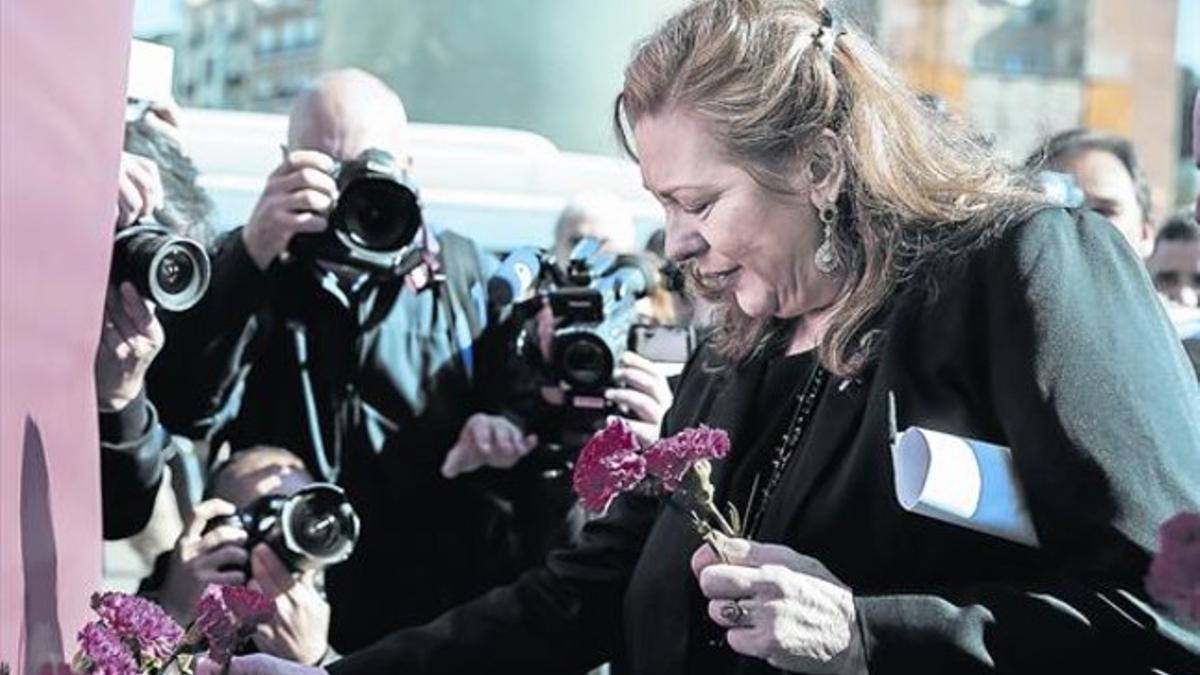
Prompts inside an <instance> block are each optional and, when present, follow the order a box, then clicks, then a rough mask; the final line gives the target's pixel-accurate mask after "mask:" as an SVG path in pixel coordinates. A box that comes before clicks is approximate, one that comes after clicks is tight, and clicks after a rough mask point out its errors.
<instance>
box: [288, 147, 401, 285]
mask: <svg viewBox="0 0 1200 675" xmlns="http://www.w3.org/2000/svg"><path fill="white" fill-rule="evenodd" d="M332 175H333V179H334V181H335V182H336V183H337V188H338V195H339V196H338V200H337V203H336V204H334V207H333V210H332V211H331V212H330V214H329V227H328V228H326V229H325V231H323V232H319V233H314V234H305V235H299V236H297V237H295V239H294V240H293V244H292V253H293V254H296V255H298V256H301V257H304V258H308V259H315V260H322V261H325V262H331V263H336V264H342V265H349V266H351V267H356V268H359V269H362V270H364V271H367V272H374V273H377V274H387V275H394V276H404V275H405V274H408V273H409V272H411V271H412V270H413V268H415V267H416V266H417V265H418V264H420V262H421V253H422V251H421V247H420V246H415V245H414V241H415V239H416V236H417V233H418V232H419V231H420V229H421V225H422V224H423V222H424V218H423V216H422V214H421V201H420V198H419V197H418V194H417V192H418V191H417V188H416V185H415V184H414V183H413V182H412V179H411V177H410V176H409V175H408V172H407V171H405V170H404V169H403V168H402V167H400V166H399V165H398V163H397V162H396V158H395V157H393V156H392V154H391V153H389V152H387V151H386V150H380V149H378V148H368V149H367V150H364V151H363V152H362V154H360V155H359V156H358V157H356V158H355V159H352V160H348V161H345V162H340V163H339V164H338V165H337V166H336V167H335V168H334V171H333V173H332Z"/></svg>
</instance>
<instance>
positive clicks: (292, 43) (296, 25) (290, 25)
mask: <svg viewBox="0 0 1200 675" xmlns="http://www.w3.org/2000/svg"><path fill="white" fill-rule="evenodd" d="M301 31H302V27H301V24H300V20H299V19H287V20H286V21H284V22H283V29H282V30H281V31H280V32H281V34H282V35H281V37H280V40H279V42H280V45H279V47H280V49H295V48H296V47H299V46H300V44H301V38H302V35H301Z"/></svg>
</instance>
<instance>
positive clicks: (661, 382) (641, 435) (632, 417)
mask: <svg viewBox="0 0 1200 675" xmlns="http://www.w3.org/2000/svg"><path fill="white" fill-rule="evenodd" d="M613 379H614V380H616V381H617V383H618V384H620V385H621V386H620V387H618V388H615V389H609V390H608V391H606V392H604V398H606V399H608V400H609V401H611V402H612V403H615V404H616V405H617V406H618V407H619V408H620V409H621V410H622V411H623V412H625V415H623V416H622V418H621V419H623V420H624V421H625V423H626V424H628V425H629V428H630V429H631V430H632V431H633V433H634V434H635V435H636V436H637V437H638V439H639V440H641V442H642V444H643V445H649V444H651V443H653V442H654V441H657V440H658V436H659V430H660V428H661V427H662V421H663V417H664V416H665V415H666V414H667V410H669V409H670V408H671V405H672V404H673V403H674V402H675V396H674V394H672V393H671V385H670V384H669V383H668V382H667V378H666V377H665V376H664V375H663V374H662V373H660V372H659V371H658V370H656V369H655V367H654V364H653V363H652V362H651V361H650V360H648V359H646V358H645V357H644V356H641V355H639V354H635V353H634V352H632V351H626V352H625V353H624V354H623V355H622V356H621V362H620V365H618V366H617V367H616V368H614V369H613Z"/></svg>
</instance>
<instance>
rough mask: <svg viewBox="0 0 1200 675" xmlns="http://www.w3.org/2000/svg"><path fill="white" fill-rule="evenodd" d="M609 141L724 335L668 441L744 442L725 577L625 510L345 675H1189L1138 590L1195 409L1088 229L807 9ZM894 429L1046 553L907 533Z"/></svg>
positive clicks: (1091, 226)
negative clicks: (984, 458) (948, 439)
mask: <svg viewBox="0 0 1200 675" xmlns="http://www.w3.org/2000/svg"><path fill="white" fill-rule="evenodd" d="M616 118H617V119H616V121H617V126H618V129H619V133H620V135H621V138H622V139H625V140H626V147H627V148H628V149H629V151H630V152H631V154H632V155H633V156H634V157H636V159H637V161H638V162H639V164H640V166H641V171H642V177H643V180H644V183H645V186H646V188H647V189H648V190H649V191H650V192H652V193H653V194H654V195H655V197H656V198H657V199H658V200H659V201H660V202H661V203H662V206H663V209H664V211H665V214H666V229H667V245H666V250H667V254H668V255H669V256H670V257H671V258H672V259H673V260H674V261H675V262H677V263H679V264H681V265H683V266H684V267H685V268H686V269H687V270H688V274H689V277H690V279H691V280H692V286H693V288H694V290H695V291H696V292H698V293H701V294H703V295H704V296H706V297H707V299H708V301H709V302H710V303H712V304H713V306H714V307H715V311H714V317H713V325H712V327H711V332H712V335H711V339H710V340H709V341H708V342H707V343H706V344H705V345H704V347H703V348H702V349H701V350H700V351H699V353H698V354H697V355H696V356H695V357H694V358H693V360H692V362H691V363H690V364H689V365H688V367H687V369H686V370H685V372H684V374H683V378H682V382H681V383H680V385H679V388H678V391H677V392H676V397H675V404H674V407H673V408H672V409H671V411H670V412H669V413H668V415H667V418H666V421H665V423H664V428H663V431H664V435H665V434H669V433H672V432H675V431H678V430H680V429H683V428H687V427H693V426H697V425H699V424H701V423H703V424H708V425H710V426H713V427H720V428H723V429H725V430H726V431H727V432H728V433H729V435H730V439H731V446H732V449H731V451H730V453H729V455H728V456H727V457H726V458H725V459H723V460H721V461H720V462H718V463H717V464H716V466H715V468H714V478H713V479H714V483H715V489H716V501H717V503H719V504H725V503H727V502H729V503H733V504H736V505H738V506H739V507H740V508H741V510H742V512H743V514H744V519H743V520H744V528H743V531H742V535H743V537H742V538H736V539H729V540H726V541H724V542H723V544H722V545H721V546H720V547H719V548H720V550H721V552H722V555H723V556H724V558H725V559H724V560H718V559H717V556H716V555H715V554H714V552H713V550H712V549H711V548H709V547H706V546H703V545H702V543H701V540H700V538H699V536H698V535H697V534H696V531H695V529H694V527H693V523H692V522H690V521H689V520H688V518H687V517H686V516H685V515H683V514H681V513H680V512H678V511H677V510H673V509H669V508H666V507H665V505H664V501H663V500H662V499H661V498H655V497H651V496H646V495H639V494H632V493H631V494H626V495H623V496H620V497H618V498H617V499H616V501H615V502H614V504H613V506H612V507H611V508H610V509H609V512H608V514H607V515H606V516H605V517H603V518H600V519H597V520H594V521H592V522H590V523H589V524H588V525H587V527H586V528H585V530H584V534H583V537H582V541H581V543H580V544H579V545H578V546H577V547H576V548H574V549H572V550H567V551H561V552H558V553H555V554H553V555H552V556H551V557H550V558H549V560H548V562H547V564H546V566H545V568H544V569H541V570H537V571H535V572H532V573H530V574H528V575H526V576H525V577H523V578H522V579H521V580H520V581H518V582H517V583H515V584H514V585H512V586H510V587H506V588H502V589H498V590H495V591H493V592H492V593H490V594H488V595H486V596H484V597H481V598H479V599H478V600H476V601H474V602H472V603H470V604H468V605H465V606H463V607H461V608H459V609H457V610H454V611H451V612H449V613H447V614H446V615H444V616H443V617H441V618H440V619H438V620H437V621H435V622H433V623H431V624H429V625H427V626H424V627H421V628H417V629H409V630H402V631H398V632H396V633H394V634H393V635H392V636H390V637H388V638H386V639H384V640H383V641H381V642H380V643H378V644H377V645H375V646H373V647H371V648H369V649H367V650H364V651H362V652H360V653H357V654H353V655H350V656H347V657H346V658H344V659H343V660H342V661H340V662H339V663H336V664H334V665H333V666H332V667H331V668H330V671H331V672H332V673H334V674H335V675H359V674H360V673H362V674H365V673H370V672H392V673H455V672H489V673H546V672H561V671H564V670H565V671H570V670H581V669H585V668H587V667H591V666H594V665H596V664H599V663H602V662H604V661H606V660H611V661H613V662H614V664H615V667H616V668H617V669H619V672H627V673H638V674H645V675H660V674H667V673H679V674H682V673H771V672H779V671H788V672H805V673H865V672H870V673H873V674H878V673H922V674H925V673H954V674H961V673H982V672H1001V673H1022V674H1024V673H1038V672H1054V673H1100V672H1105V673H1117V672H1120V673H1126V672H1150V670H1151V668H1157V669H1158V671H1156V672H1172V673H1175V672H1195V670H1196V667H1195V666H1196V654H1197V650H1198V649H1200V648H1198V647H1197V642H1198V641H1197V640H1195V639H1194V638H1193V637H1191V634H1189V633H1188V632H1187V631H1186V630H1185V629H1184V628H1182V627H1179V626H1176V625H1174V624H1172V623H1171V622H1170V620H1169V619H1168V618H1167V617H1166V616H1165V615H1164V614H1163V613H1161V612H1160V611H1159V610H1158V609H1157V608H1156V607H1154V606H1153V604H1152V603H1151V602H1150V601H1149V600H1148V599H1147V597H1146V596H1145V593H1144V592H1143V590H1142V578H1143V576H1144V575H1145V573H1146V569H1147V566H1148V562H1149V560H1150V555H1151V552H1152V551H1153V550H1154V546H1155V533H1156V529H1157V527H1158V525H1159V524H1160V523H1161V522H1163V521H1164V520H1166V519H1167V518H1168V517H1170V516H1171V515H1172V514H1174V513H1175V512H1177V511H1181V510H1200V484H1198V483H1200V415H1197V414H1196V411H1197V410H1200V392H1198V391H1197V386H1196V381H1195V378H1194V376H1193V375H1192V374H1191V372H1190V371H1189V370H1188V369H1187V367H1186V363H1185V361H1184V356H1183V353H1182V350H1181V348H1180V346H1179V344H1178V341H1177V340H1176V339H1175V338H1174V336H1173V335H1172V332H1171V327H1170V325H1169V323H1168V321H1167V319H1166V317H1165V316H1164V314H1163V312H1162V310H1161V309H1160V308H1159V306H1158V303H1157V302H1155V299H1154V295H1153V289H1152V288H1151V285H1150V283H1149V280H1148V279H1147V278H1146V275H1145V272H1144V271H1142V269H1141V266H1140V263H1139V261H1138V260H1137V259H1136V257H1135V256H1134V254H1133V252H1132V251H1131V250H1129V248H1128V246H1126V244H1125V243H1124V242H1123V241H1122V239H1121V237H1120V235H1119V234H1118V233H1117V232H1116V231H1115V230H1114V229H1113V228H1112V227H1111V226H1110V225H1109V224H1108V223H1107V222H1105V221H1104V220H1103V219H1102V218H1100V217H1098V216H1096V215H1095V214H1092V213H1090V212H1083V211H1066V210H1063V209H1058V208H1053V207H1051V206H1050V205H1049V204H1046V203H1045V201H1044V199H1043V197H1042V196H1041V194H1040V193H1039V192H1038V190H1037V189H1036V188H1035V187H1033V186H1032V185H1031V184H1030V183H1029V181H1028V180H1027V179H1026V178H1025V177H1024V176H1022V175H1020V174H1018V173H1016V172H1014V171H1013V170H1012V169H1010V168H1009V167H1007V166H1006V165H1004V164H1003V163H1002V162H1000V161H999V160H997V159H996V158H995V157H993V156H992V155H991V154H990V153H989V152H988V151H987V150H986V149H984V148H983V147H981V146H980V145H979V144H977V143H976V142H975V141H974V140H973V139H972V137H971V135H970V134H969V133H967V132H966V131H965V130H963V129H961V128H958V127H957V126H955V125H954V124H953V123H952V122H950V121H948V120H946V119H945V118H944V117H939V116H937V115H935V114H932V113H931V112H930V111H928V110H927V109H926V108H925V107H923V106H922V104H921V103H920V102H919V101H918V100H917V98H916V97H915V96H913V94H912V93H911V92H910V91H909V90H908V89H907V88H906V87H905V86H904V85H903V84H901V83H900V81H899V79H898V78H897V76H896V75H895V73H894V72H893V71H892V69H891V68H890V67H888V65H887V64H886V63H884V62H883V60H882V59H881V58H880V57H879V56H878V55H877V54H876V52H875V51H874V49H873V48H872V47H871V46H870V44H868V42H867V41H866V40H865V38H863V37H862V36H861V35H860V34H859V33H858V32H856V31H855V30H853V29H852V28H851V27H849V26H846V25H845V24H843V23H842V22H841V21H839V20H838V18H837V17H836V16H834V15H833V14H832V13H831V12H830V11H829V10H828V9H827V8H825V7H824V6H823V4H822V3H820V2H817V1H815V0H700V1H698V2H695V3H693V4H691V5H690V6H689V7H687V8H686V9H684V10H683V11H681V12H680V13H678V14H677V15H675V16H674V17H672V18H671V19H669V20H668V21H667V22H666V23H665V24H664V25H663V26H662V27H661V28H659V29H658V30H657V31H656V32H655V33H654V34H653V35H652V36H650V38H649V39H648V40H647V41H646V42H645V43H644V44H642V45H641V46H640V47H639V48H638V50H637V52H636V54H635V55H634V56H633V59H632V61H631V63H630V64H629V66H628V68H627V69H626V73H625V86H624V89H623V91H622V92H621V95H620V96H619V98H618V100H617V106H616ZM892 402H894V406H893V404H892ZM893 410H894V411H895V412H894V413H893V412H892V411H893ZM897 421H898V423H899V427H900V428H904V427H908V426H917V427H922V428H926V429H932V430H937V431H941V432H945V433H949V434H954V435H956V436H960V437H964V438H969V439H975V440H979V441H986V442H989V443H992V444H995V445H999V446H1004V447H1007V448H1008V449H1009V452H1010V453H1011V457H1012V462H1013V466H1014V474H1015V480H1016V481H1017V482H1018V483H1019V488H1020V489H1021V490H1022V491H1023V493H1024V500H1025V506H1026V507H1027V508H1028V512H1029V514H1030V517H1031V522H1032V526H1033V528H1034V531H1035V535H1036V536H1035V537H1034V539H1033V540H1030V539H1026V540H1025V542H1024V543H1015V542H1013V541H1009V540H1007V539H1004V538H1000V537H997V536H993V535H991V534H985V533H981V532H978V531H975V530H972V529H968V528H965V527H957V526H952V525H947V524H944V523H942V522H939V521H935V520H932V519H929V518H924V517H921V516H918V515H914V514H912V513H909V512H906V511H905V510H903V509H902V508H901V506H900V505H899V504H898V503H897V499H896V492H895V487H894V479H895V476H894V475H893V473H892V463H891V454H890V452H889V449H890V448H891V445H892V443H893V442H894V432H895V430H896V423H897ZM969 473H970V471H969V470H968V471H967V472H966V473H964V474H963V476H964V480H966V479H967V478H969V477H970V476H969V475H968V474H969ZM335 621H336V617H335ZM1189 640H1191V642H1189ZM292 669H296V670H297V672H298V667H295V668H292V667H288V666H286V665H285V664H281V663H279V662H276V661H271V660H270V659H267V658H263V657H248V658H245V659H238V660H235V661H234V664H233V668H232V671H231V672H233V673H235V675H236V674H242V673H284V672H290V671H291V670H292Z"/></svg>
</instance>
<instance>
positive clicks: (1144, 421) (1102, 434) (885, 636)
mask: <svg viewBox="0 0 1200 675" xmlns="http://www.w3.org/2000/svg"><path fill="white" fill-rule="evenodd" d="M983 261H984V262H983V271H982V281H983V283H981V284H980V288H981V289H982V290H981V293H980V295H978V296H977V300H978V301H979V302H982V303H986V307H987V310H986V315H987V317H988V322H989V324H990V325H989V326H987V327H986V331H985V332H986V334H987V335H989V336H990V337H988V338H986V339H987V340H988V341H989V342H990V343H989V344H986V345H979V347H980V348H986V350H987V351H988V357H987V358H988V363H987V377H989V378H990V387H991V389H992V398H993V400H994V401H995V407H996V413H997V417H998V419H999V421H1000V424H1001V425H1002V427H1003V430H1004V433H1005V435H1006V436H1007V439H1008V444H1009V446H1010V447H1011V448H1012V451H1013V457H1014V461H1015V464H1016V467H1017V472H1018V474H1019V476H1020V479H1021V482H1022V485H1023V487H1024V490H1025V493H1026V498H1027V501H1028V506H1029V508H1030V512H1031V514H1032V517H1033V519H1034V523H1035V526H1036V528H1037V531H1038V534H1039V538H1040V541H1041V547H1042V549H1043V551H1044V553H1045V554H1046V556H1047V557H1048V558H1049V559H1052V560H1055V561H1061V566H1059V567H1058V569H1055V570H1052V571H1051V572H1049V573H1048V574H1047V575H1046V576H1045V578H1044V579H1041V580H1039V581H1036V582H1030V583H1027V584H1024V585H1021V586H1017V585H1007V584H1002V583H997V584H987V583H979V584H978V585H972V586H970V587H965V586H964V587H956V588H918V589H912V590H910V591H909V592H906V593H902V594H893V595H881V596H866V597H859V598H857V600H856V605H857V609H858V611H859V614H860V619H861V622H862V624H861V625H862V627H863V629H864V636H865V639H866V645H867V651H868V656H869V662H870V672H871V673H872V674H873V675H880V674H882V673H912V672H923V673H924V672H929V673H983V672H988V673H992V672H1001V673H1040V672H1148V671H1149V668H1150V667H1151V666H1153V667H1157V668H1160V669H1162V670H1163V671H1164V672H1169V673H1181V672H1200V635H1197V634H1195V633H1189V632H1188V631H1186V630H1184V629H1182V628H1180V627H1179V626H1178V625H1176V624H1173V623H1172V622H1171V621H1170V619H1169V618H1167V617H1166V616H1165V615H1164V614H1163V613H1161V612H1160V611H1158V610H1157V609H1156V608H1154V607H1153V606H1152V605H1151V604H1150V603H1149V602H1148V601H1147V599H1146V598H1145V594H1144V592H1143V590H1142V589H1143V578H1144V576H1145V573H1146V569H1147V565H1148V563H1149V559H1150V556H1151V554H1152V552H1153V551H1154V550H1155V548H1156V541H1155V539H1156V532H1157V530H1158V527H1159V525H1160V524H1161V523H1162V522H1163V521H1165V520H1167V519H1168V518H1170V517H1171V516H1172V515H1174V514H1175V513H1177V512H1179V511H1181V510H1197V509H1198V508H1200V414H1197V411H1200V391H1198V390H1197V386H1196V378H1195V377H1194V376H1193V374H1192V373H1191V371H1190V368H1189V367H1188V366H1187V363H1186V361H1185V358H1184V355H1183V351H1182V349H1181V347H1180V344H1179V340H1178V338H1176V337H1175V335H1174V332H1173V330H1172V329H1171V326H1170V323H1169V322H1168V320H1167V318H1166V316H1165V314H1164V313H1163V311H1162V309H1161V307H1160V305H1159V303H1158V302H1157V300H1156V298H1155V297H1154V294H1153V291H1152V289H1151V286H1150V283H1149V279H1148V278H1147V277H1146V274H1145V272H1144V271H1143V270H1142V268H1141V265H1140V261H1138V260H1137V258H1136V256H1135V255H1134V254H1133V252H1132V251H1131V250H1130V249H1129V248H1128V246H1127V245H1126V244H1125V243H1124V242H1123V241H1122V240H1121V238H1120V235H1119V234H1117V233H1116V230H1115V228H1113V227H1112V226H1111V225H1110V224H1108V223H1107V222H1106V221H1104V220H1102V219H1100V218H1099V217H1097V216H1095V215H1094V214H1088V215H1084V214H1073V215H1072V216H1070V217H1069V216H1068V215H1066V214H1065V212H1063V211H1048V212H1045V213H1044V214H1042V215H1041V216H1039V217H1037V218H1035V219H1034V220H1033V221H1031V222H1030V223H1028V224H1026V225H1024V226H1021V227H1019V228H1017V229H1016V231H1015V232H1013V233H1010V234H1009V235H1008V237H1007V238H1006V239H1005V240H1004V241H1003V242H1001V244H1000V245H999V246H998V247H996V248H995V249H994V250H992V251H990V252H988V254H987V255H985V256H983Z"/></svg>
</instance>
